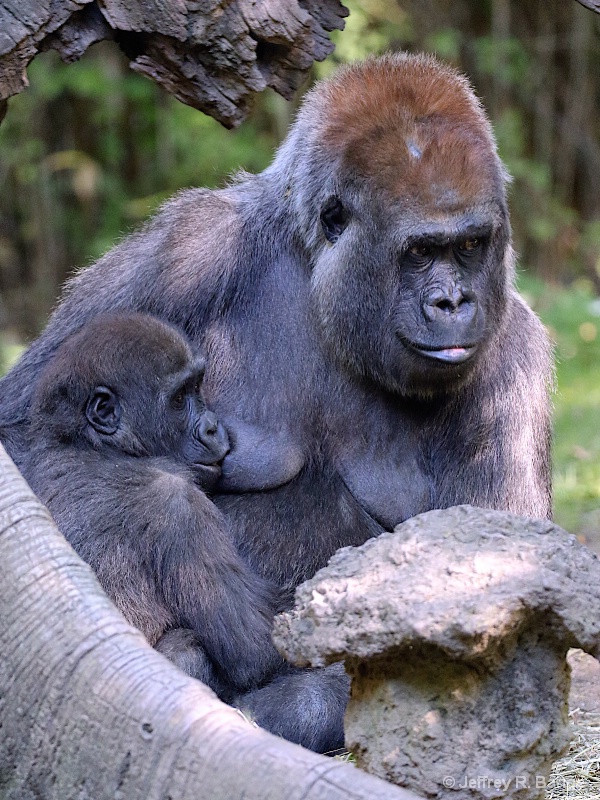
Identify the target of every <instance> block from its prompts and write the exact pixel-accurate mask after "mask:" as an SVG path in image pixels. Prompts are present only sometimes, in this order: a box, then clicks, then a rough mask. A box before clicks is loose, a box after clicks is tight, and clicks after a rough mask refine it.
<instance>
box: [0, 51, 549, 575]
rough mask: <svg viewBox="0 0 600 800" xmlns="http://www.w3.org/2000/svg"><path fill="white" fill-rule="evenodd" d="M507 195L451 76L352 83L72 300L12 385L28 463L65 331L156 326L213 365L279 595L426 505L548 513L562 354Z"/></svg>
mask: <svg viewBox="0 0 600 800" xmlns="http://www.w3.org/2000/svg"><path fill="white" fill-rule="evenodd" d="M505 180H506V176H505V173H504V170H503V167H502V164H501V162H500V161H499V159H498V156H497V154H496V149H495V144H494V139H493V135H492V131H491V128H490V125H489V123H488V121H487V119H486V117H485V114H484V112H483V110H482V108H481V106H480V104H479V102H478V101H477V99H476V98H475V97H474V95H473V93H472V91H471V90H470V88H469V86H468V84H467V82H466V81H465V80H464V79H463V78H462V77H460V76H459V75H457V74H456V73H455V72H454V71H453V70H451V69H449V68H447V67H445V66H442V65H440V64H439V63H438V62H436V61H435V60H433V59H431V58H428V57H423V56H411V55H392V56H385V57H383V58H378V59H371V60H368V61H366V62H365V63H362V64H358V65H355V66H351V67H349V68H346V69H343V70H341V71H340V72H339V73H338V74H337V76H336V77H334V78H333V79H332V80H330V81H327V82H325V83H322V84H321V85H319V86H318V87H317V88H316V89H315V90H314V91H312V92H311V93H310V94H309V96H308V98H307V100H306V102H305V103H304V106H303V108H302V110H301V111H300V113H299V116H298V119H297V121H296V123H295V125H294V127H293V128H292V130H291V132H290V135H289V136H288V138H287V140H286V141H285V143H284V144H283V145H282V147H281V149H280V150H279V152H278V153H277V155H276V157H275V160H274V162H273V164H272V165H271V166H270V167H269V168H268V169H267V170H266V171H265V172H264V173H262V174H260V175H242V176H241V177H239V178H238V180H237V181H236V182H235V183H234V184H233V185H231V186H230V187H228V188H226V189H223V190H219V191H208V190H190V191H185V192H182V193H181V194H180V195H178V196H177V197H176V198H175V199H174V200H172V201H171V202H169V203H167V204H166V205H165V206H164V208H163V209H162V210H161V211H160V213H159V214H158V215H157V217H156V218H155V219H154V220H153V221H152V222H151V223H150V224H149V225H148V226H147V227H145V228H144V229H143V230H142V231H140V232H139V233H137V234H135V235H133V236H131V237H129V238H128V239H126V240H125V241H124V242H122V243H121V244H120V245H119V246H117V247H116V248H115V249H114V250H112V251H111V252H109V253H108V254H107V255H106V256H104V257H103V258H102V259H101V260H100V261H98V262H97V263H96V264H95V265H94V266H92V267H91V268H89V269H87V270H85V271H83V272H82V273H81V274H80V275H78V276H77V277H76V278H75V279H74V280H73V281H72V283H71V284H70V286H69V287H68V290H67V292H66V293H65V296H64V299H63V300H62V302H61V304H60V305H59V307H58V309H57V310H56V312H55V313H54V315H53V316H52V318H51V320H50V322H49V324H48V327H47V329H46V330H45V332H44V333H43V334H42V335H41V336H40V338H39V339H38V340H37V341H36V342H35V343H34V344H33V345H32V347H31V348H30V349H29V350H28V352H27V353H26V354H25V355H24V356H23V358H22V359H21V361H20V362H19V363H18V364H17V366H16V367H15V368H14V369H13V370H12V372H11V373H10V374H9V375H8V376H7V377H6V378H5V379H4V380H3V381H2V386H1V388H2V392H1V395H2V399H1V407H0V429H1V435H2V438H3V439H4V441H5V442H6V444H7V446H8V448H9V451H10V453H11V455H12V456H13V458H14V459H15V460H16V462H17V464H19V465H22V464H23V447H24V431H25V430H26V427H27V424H28V414H29V404H30V398H31V393H32V390H33V388H34V386H35V383H36V379H37V376H38V374H39V371H40V369H41V367H42V366H43V365H44V363H45V362H46V361H47V360H48V358H49V356H50V355H51V353H53V352H54V350H55V349H56V348H57V346H58V345H59V344H60V342H61V341H62V340H63V339H64V338H65V337H66V336H67V334H69V333H71V332H73V331H74V330H75V329H77V328H79V327H80V326H82V325H83V324H84V323H85V322H86V321H88V320H89V319H90V318H91V317H93V316H95V315H97V314H99V313H101V312H106V311H114V310H117V309H122V310H136V311H145V312H149V313H152V314H155V315H158V316H159V317H162V318H163V319H165V320H169V321H171V322H172V323H175V324H177V325H179V326H181V327H182V328H183V329H185V330H186V331H187V333H188V334H189V335H190V337H191V338H192V339H193V340H194V341H195V342H196V343H197V344H198V345H200V347H201V348H202V349H203V351H204V352H205V353H206V355H207V370H206V376H205V393H206V400H207V404H208V405H209V407H212V408H214V410H215V412H216V413H217V414H218V416H219V418H220V419H221V420H222V421H223V423H224V425H225V427H226V428H227V430H228V431H229V432H230V438H231V444H232V451H231V453H230V455H228V456H227V458H226V460H225V463H224V468H223V476H222V479H221V484H220V488H219V494H218V495H217V496H216V498H215V500H216V503H217V504H218V505H219V507H220V508H221V509H222V510H223V511H224V512H225V513H226V514H227V515H228V516H229V518H230V520H231V523H232V527H233V530H234V535H235V538H236V541H237V544H238V546H239V548H240V551H241V552H242V553H243V554H244V555H245V556H246V557H247V558H248V560H249V561H250V563H251V564H252V565H253V567H254V568H255V569H256V570H258V571H259V572H261V573H262V574H263V575H265V576H267V577H268V578H270V579H274V580H275V581H276V582H277V583H279V584H280V585H285V586H291V585H294V584H297V583H298V582H299V581H301V580H303V579H305V578H307V577H308V576H310V575H312V574H313V573H314V572H315V570H316V569H318V568H319V567H321V566H323V565H324V564H325V563H326V561H327V559H328V558H329V557H330V556H331V554H332V553H333V552H334V551H335V550H337V549H338V548H339V547H340V546H342V545H355V544H360V543H361V542H364V541H365V539H367V538H368V537H370V536H373V535H375V534H377V533H379V532H380V531H382V530H383V529H391V528H393V526H394V525H396V524H397V523H399V522H401V521H402V520H404V519H406V518H407V517H410V516H412V515H414V514H417V513H419V512H422V511H426V510H428V509H432V508H443V507H447V506H452V505H454V504H457V503H472V504H475V505H479V506H486V507H491V508H498V509H509V510H511V511H514V512H516V513H520V514H524V515H532V516H547V515H549V514H550V484H549V465H550V459H549V407H548V398H547V394H548V384H549V382H550V380H551V375H552V371H551V365H550V354H549V345H548V341H547V338H546V335H545V333H544V331H543V328H542V326H541V325H540V323H539V321H538V320H537V318H536V317H535V316H534V314H533V313H532V312H531V311H530V310H529V308H528V307H527V306H526V305H525V303H524V302H523V301H522V300H521V298H520V297H519V296H518V295H517V294H516V292H515V290H514V289H513V286H512V282H513V255H512V250H511V246H510V227H509V221H508V212H507V205H506V196H505Z"/></svg>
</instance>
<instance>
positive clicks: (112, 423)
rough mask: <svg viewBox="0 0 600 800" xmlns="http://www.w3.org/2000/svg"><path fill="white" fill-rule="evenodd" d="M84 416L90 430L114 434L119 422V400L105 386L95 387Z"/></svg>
mask: <svg viewBox="0 0 600 800" xmlns="http://www.w3.org/2000/svg"><path fill="white" fill-rule="evenodd" d="M85 416H86V417H87V421H88V422H89V423H90V425H91V426H92V428H93V429H94V430H95V431H97V432H98V433H104V434H108V435H110V434H113V433H116V432H117V430H118V428H119V423H120V421H121V406H120V404H119V398H118V397H117V395H116V394H115V393H114V392H113V391H112V389H107V388H106V386H96V388H95V389H94V393H93V394H92V396H91V397H90V399H89V400H88V402H87V406H86V408H85Z"/></svg>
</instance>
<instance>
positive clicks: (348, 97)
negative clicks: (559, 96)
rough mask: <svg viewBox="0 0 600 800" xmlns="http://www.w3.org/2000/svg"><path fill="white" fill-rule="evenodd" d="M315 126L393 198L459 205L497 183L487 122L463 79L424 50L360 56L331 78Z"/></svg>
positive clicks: (346, 161)
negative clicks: (325, 106) (363, 58)
mask: <svg viewBox="0 0 600 800" xmlns="http://www.w3.org/2000/svg"><path fill="white" fill-rule="evenodd" d="M320 99H321V100H324V99H326V102H327V104H328V108H329V114H328V115H327V116H322V117H321V119H320V125H319V127H320V129H321V131H320V133H321V137H322V141H323V143H324V144H325V146H326V147H327V148H328V149H330V150H331V154H332V158H333V157H335V156H337V158H340V159H341V162H342V167H343V169H344V170H346V174H348V171H349V172H350V174H352V173H354V174H358V175H359V176H361V177H364V178H365V179H366V180H370V181H374V182H375V183H376V184H377V187H378V188H379V189H381V190H383V191H385V192H387V193H389V194H390V195H391V196H393V197H397V198H399V199H410V198H419V199H421V200H422V201H423V202H425V203H427V204H428V206H429V207H430V208H431V207H435V206H438V205H440V204H441V205H442V206H444V207H449V208H452V207H457V208H458V207H459V206H465V205H469V204H471V203H474V202H479V201H481V200H483V199H484V198H485V197H486V196H488V195H489V194H490V193H496V194H497V193H498V191H500V192H501V191H502V176H501V172H500V163H499V161H498V159H497V157H496V152H495V143H494V139H493V135H492V131H491V127H490V125H489V122H488V120H487V118H486V116H485V114H484V112H483V110H482V108H481V105H480V103H479V101H478V100H477V98H476V97H475V95H474V94H473V92H472V91H471V89H470V87H469V85H468V83H467V81H466V80H465V79H464V78H463V77H462V76H460V75H458V74H457V73H455V72H454V71H453V70H451V69H449V68H446V67H443V66H441V65H440V64H439V63H437V62H435V61H433V60H431V59H429V58H427V57H422V58H410V59H407V58H404V57H402V56H399V57H389V58H387V59H382V60H373V61H370V62H369V61H368V62H366V63H365V64H362V65H360V66H358V67H356V68H353V69H350V70H348V71H347V72H345V73H343V81H342V80H340V81H336V80H334V81H331V83H330V84H329V85H327V89H326V91H325V92H324V93H323V96H322V97H321V98H320Z"/></svg>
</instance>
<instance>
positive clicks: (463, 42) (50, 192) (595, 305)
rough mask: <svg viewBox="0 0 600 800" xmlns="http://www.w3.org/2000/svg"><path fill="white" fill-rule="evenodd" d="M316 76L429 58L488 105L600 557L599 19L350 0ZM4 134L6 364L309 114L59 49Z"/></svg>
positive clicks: (575, 508) (581, 504)
mask: <svg viewBox="0 0 600 800" xmlns="http://www.w3.org/2000/svg"><path fill="white" fill-rule="evenodd" d="M346 5H347V6H348V7H349V9H350V12H351V14H350V17H349V18H348V20H347V26H346V30H345V31H343V32H336V33H334V34H333V37H332V38H333V39H334V40H335V41H336V51H335V52H334V54H333V55H332V56H331V57H330V58H329V59H328V60H327V61H326V62H324V63H322V64H319V65H317V67H316V68H315V69H314V73H313V78H315V79H316V78H319V77H322V76H324V75H327V74H329V73H330V72H331V71H332V70H333V69H335V67H336V65H337V64H339V63H342V62H346V61H351V60H355V59H357V58H362V57H364V56H366V55H369V54H371V53H380V52H384V51H386V50H410V51H414V50H427V51H430V52H435V53H437V54H438V56H439V57H440V58H442V59H444V60H446V61H449V62H450V63H452V64H454V65H455V66H457V67H459V68H461V69H462V70H464V71H465V72H466V73H467V74H468V75H469V77H470V79H471V81H472V82H473V84H474V86H475V88H476V90H477V92H478V94H479V96H480V97H481V99H482V100H483V103H484V105H485V107H486V108H487V110H488V112H489V114H490V116H491V118H492V121H493V123H494V127H495V130H496V135H497V138H498V144H499V149H500V153H501V155H502V157H503V159H504V161H505V163H506V164H507V166H508V169H509V171H510V173H511V174H512V176H513V179H514V180H513V184H512V188H511V192H510V197H511V210H512V220H513V226H514V233H515V243H516V248H517V251H518V253H519V255H520V258H519V264H520V280H521V288H522V290H523V292H524V294H525V295H526V296H527V299H528V300H529V302H530V303H531V304H532V305H533V306H534V308H536V310H537V311H538V313H540V315H541V316H542V318H543V319H544V321H545V322H546V324H547V325H548V326H549V327H550V329H551V332H552V334H553V336H554V338H555V340H556V342H557V356H558V366H557V371H558V392H557V395H556V445H555V456H556V469H555V495H556V517H557V520H558V522H559V523H560V524H562V525H564V526H565V527H567V528H568V529H569V530H571V531H573V532H576V533H578V534H579V535H580V536H581V537H582V538H584V539H586V540H587V541H589V542H590V543H591V544H592V545H594V546H600V419H599V417H600V334H599V332H598V328H599V327H600V299H598V295H600V15H598V14H594V13H592V12H591V11H588V10H587V9H585V8H583V7H582V6H580V5H579V4H578V3H576V2H574V0H528V2H525V3H524V2H521V0H397V2H394V0H346ZM28 75H29V79H30V81H31V86H30V88H29V89H28V90H27V91H25V92H23V93H22V94H20V95H18V96H16V97H15V98H13V99H12V100H11V101H10V102H9V110H8V114H7V116H6V118H5V120H4V122H3V123H2V125H1V126H0V189H1V191H0V330H1V332H2V336H3V342H4V348H3V353H4V356H3V357H4V359H5V366H6V364H7V363H8V362H9V361H10V359H11V358H13V357H14V355H15V353H16V352H18V349H19V348H20V347H21V346H22V343H23V342H25V341H27V340H28V339H30V338H31V337H33V336H34V335H35V334H36V332H37V331H39V330H40V328H41V327H42V326H43V325H44V323H45V320H46V318H47V315H48V313H49V311H50V309H51V308H52V306H53V304H54V302H55V300H56V298H57V297H58V295H59V291H60V286H61V285H62V283H63V282H64V280H65V279H66V278H67V277H68V276H69V274H72V272H73V270H75V269H77V268H79V267H81V266H84V265H86V264H87V263H89V262H90V261H92V260H93V259H95V258H96V257H97V256H99V255H100V254H101V253H102V252H103V251H105V250H106V249H108V248H109V247H110V246H111V245H112V244H113V243H114V242H115V241H116V240H117V239H118V238H119V237H121V236H122V235H124V234H126V233H127V232H128V231H129V230H131V229H132V228H133V227H135V226H137V225H139V224H140V222H141V221H143V220H144V219H145V218H146V217H147V216H148V215H149V214H150V213H151V212H152V211H153V210H154V209H155V208H156V206H157V205H158V204H159V203H160V202H161V201H162V200H164V199H165V198H166V197H168V196H169V195H171V194H172V193H173V192H175V191H177V190H178V189H180V188H182V187H186V186H194V185H203V186H218V185H220V184H222V183H223V182H224V181H225V180H226V179H227V176H228V175H229V174H231V173H232V172H235V171H236V170H238V169H240V168H243V169H246V170H249V171H257V170H260V169H262V168H263V167H265V166H266V165H267V164H268V163H269V161H270V160H271V157H272V153H273V150H274V148H275V147H276V146H277V144H278V143H279V141H280V140H281V139H282V137H283V136H284V134H285V131H286V129H287V126H288V124H289V121H290V119H291V117H292V116H293V113H294V104H289V103H286V102H285V101H284V100H283V99H282V98H280V97H279V96H277V95H275V94H274V93H273V92H267V93H264V94H263V95H262V96H259V97H258V98H257V100H256V104H255V108H254V111H253V113H252V115H251V118H250V119H249V120H248V121H247V122H246V123H244V124H243V125H242V126H241V128H240V129H239V130H237V131H226V130H224V129H223V128H221V127H220V126H219V124H218V123H216V122H215V121H214V120H213V119H211V118H209V117H206V116H204V115H203V114H201V113H200V112H198V111H195V110H193V109H191V108H188V107H186V106H184V105H181V104H180V103H178V102H177V101H176V100H174V99H173V98H172V97H170V96H168V95H167V94H166V93H164V92H162V91H161V90H160V89H159V88H158V87H157V86H155V85H154V84H152V83H151V82H149V81H147V80H146V79H144V78H143V77H140V76H138V75H136V74H134V73H133V72H131V71H130V70H129V69H128V66H127V62H126V60H125V59H124V57H123V56H122V55H121V54H120V52H119V51H118V50H117V48H116V47H113V46H112V45H110V44H108V43H102V44H99V45H96V46H95V47H92V48H91V50H90V51H88V53H87V54H86V55H85V56H84V58H83V59H82V60H81V61H80V62H79V63H77V64H74V65H70V66H67V65H64V64H62V63H61V62H60V60H59V59H58V56H57V55H56V54H55V53H53V52H50V53H46V54H44V55H42V56H40V57H39V58H37V59H36V60H35V61H34V62H33V64H32V65H31V67H30V69H29V73H28Z"/></svg>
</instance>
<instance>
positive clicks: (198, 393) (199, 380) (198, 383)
mask: <svg viewBox="0 0 600 800" xmlns="http://www.w3.org/2000/svg"><path fill="white" fill-rule="evenodd" d="M194 394H195V395H196V397H200V396H201V395H202V378H201V377H200V378H197V379H196V383H195V384H194Z"/></svg>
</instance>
